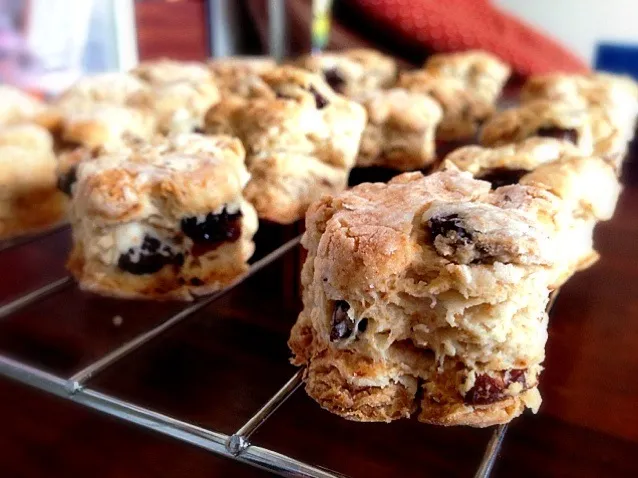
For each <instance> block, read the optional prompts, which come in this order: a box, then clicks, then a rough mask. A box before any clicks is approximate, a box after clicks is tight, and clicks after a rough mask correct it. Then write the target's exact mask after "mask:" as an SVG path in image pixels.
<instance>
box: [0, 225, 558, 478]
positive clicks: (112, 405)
mask: <svg viewBox="0 0 638 478" xmlns="http://www.w3.org/2000/svg"><path fill="white" fill-rule="evenodd" d="M39 238H40V236H36V237H33V238H31V239H30V240H36V239H39ZM300 239H301V236H297V237H295V238H293V239H291V240H289V241H288V242H286V243H284V244H283V245H281V246H280V247H278V248H277V249H276V250H274V251H273V252H271V253H270V254H268V255H267V256H265V257H264V258H262V259H260V260H259V261H257V262H255V263H254V264H253V265H252V266H251V267H250V270H249V271H248V273H247V274H246V275H244V276H243V277H241V278H240V279H238V280H236V281H235V282H234V283H232V284H231V285H230V286H228V287H227V288H225V289H224V290H221V291H219V292H217V293H216V294H213V295H210V296H208V297H205V298H202V299H201V300H199V301H197V302H195V303H194V304H192V305H189V306H187V307H185V308H184V309H182V310H181V311H179V312H178V313H176V314H175V315H173V316H171V317H170V318H168V319H167V320H166V321H164V322H162V323H161V324H160V325H157V326H156V327H154V328H152V329H150V330H148V331H146V332H144V333H142V334H140V335H138V336H136V337H135V338H133V339H132V340H129V341H128V342H126V343H124V344H122V345H121V346H119V347H117V348H116V349H115V350H113V351H111V352H110V353H108V354H106V355H105V356H103V357H101V358H99V359H98V360H96V361H94V362H93V363H91V364H89V365H87V366H85V367H84V368H83V369H81V370H80V371H78V372H77V373H75V374H73V375H72V376H70V377H60V376H57V375H54V374H51V373H49V372H46V371H43V370H40V369H38V368H35V367H32V366H30V365H27V364H25V363H23V362H20V361H17V360H15V359H13V358H11V357H8V356H6V355H0V375H2V376H4V377H7V378H9V379H13V380H16V381H18V382H21V383H24V384H26V385H29V386H32V387H35V388H37V389H40V390H43V391H45V392H48V393H51V394H53V395H56V396H58V397H62V398H66V399H68V400H71V401H73V402H76V403H78V404H80V405H83V406H85V407H88V408H91V409H94V410H98V411H100V412H102V413H105V414H107V415H111V416H114V417H117V418H119V419H121V420H124V421H127V422H130V423H132V424H135V425H138V426H141V427H143V428H147V429H149V430H153V431H155V432H158V433H161V434H164V435H167V436H170V437H173V438H176V439H178V440H181V441H183V442H187V443H190V444H192V445H195V446H198V447H200V448H203V449H206V450H208V451H211V452H213V453H215V454H217V455H221V456H224V457H227V458H229V459H232V460H236V461H239V462H242V463H245V464H248V465H251V466H254V467H258V468H261V469H264V470H267V471H269V472H272V473H276V474H278V475H281V476H287V477H300V476H301V477H315V478H328V477H332V478H334V477H342V476H343V475H341V474H338V473H336V472H333V471H329V470H326V469H323V468H321V467H318V466H314V465H311V464H308V463H305V462H302V461H299V460H296V459H294V458H291V457H289V456H286V455H283V454H280V453H278V452H276V451H274V450H270V449H268V448H262V447H260V446H257V445H254V444H252V443H251V441H250V439H251V436H252V435H253V434H254V433H255V432H256V431H257V429H258V428H259V427H260V426H261V425H263V424H264V423H265V422H266V420H268V418H269V417H270V416H271V415H272V414H273V413H274V412H275V411H276V410H277V409H278V408H279V407H280V406H282V405H283V404H284V402H286V400H287V399H288V398H290V397H291V395H292V394H293V393H294V392H295V391H296V390H297V389H298V388H299V387H300V385H301V384H302V376H303V369H301V370H299V371H297V372H296V373H295V374H294V375H293V376H292V377H291V378H290V379H289V380H288V381H287V382H286V383H285V384H284V385H283V386H282V387H281V389H279V391H277V392H276V393H275V394H274V395H273V396H272V397H271V398H270V399H269V400H268V401H267V402H266V403H265V404H264V405H263V406H262V407H261V409H259V410H258V411H257V413H255V414H254V415H253V416H252V417H251V418H250V419H249V420H248V421H247V422H246V423H245V424H244V425H243V426H242V427H240V428H239V429H238V430H237V431H236V432H235V433H233V434H232V435H227V434H224V433H220V432H218V431H215V430H209V429H206V428H202V427H199V426H196V425H193V424H191V423H187V422H184V421H180V420H177V419H175V418H172V417H170V416H167V415H163V414H161V413H158V412H155V411H153V410H151V409H148V408H144V407H141V406H139V405H136V404H134V403H130V402H127V401H124V400H121V399H119V398H117V397H115V396H112V395H108V394H105V393H101V392H99V391H97V390H96V389H93V388H90V387H89V383H90V381H91V380H92V379H94V378H95V377H96V376H97V375H98V374H100V373H101V372H103V371H105V370H106V369H107V368H109V367H111V366H113V365H114V364H116V363H117V362H119V361H120V360H121V359H123V358H124V357H126V356H127V355H128V354H130V353H131V352H133V351H134V350H136V349H138V348H140V347H142V346H143V345H145V344H147V343H148V342H150V341H151V340H153V339H154V338H156V337H158V336H160V335H161V334H163V333H164V332H166V331H167V330H169V329H170V328H172V327H174V326H176V325H177V324H180V323H182V322H183V321H185V320H186V319H188V318H189V317H191V316H192V315H194V314H195V313H196V312H198V311H200V310H202V309H203V308H205V307H207V306H208V305H210V304H211V303H212V302H214V301H215V300H217V299H219V298H220V297H222V296H223V295H225V294H226V293H228V292H229V291H230V290H232V289H233V288H234V287H236V286H238V285H239V284H241V283H242V282H244V281H245V280H246V279H248V278H249V277H251V276H253V275H255V274H256V273H257V272H259V271H260V270H262V269H263V268H265V267H266V266H268V265H270V264H272V263H273V262H275V261H277V260H278V259H280V258H281V257H282V256H284V255H285V254H286V253H287V252H290V251H292V250H293V249H295V248H296V247H298V245H299V242H300ZM22 244H25V242H24V241H22V242H19V243H17V245H22ZM9 247H13V246H9ZM4 249H5V248H2V247H0V250H4ZM72 284H73V280H72V279H71V278H70V277H64V278H61V279H58V280H56V281H54V282H52V283H50V284H47V285H45V286H43V287H41V288H39V289H37V290H34V291H32V292H30V293H28V294H25V295H24V296H22V297H20V298H18V299H16V300H14V301H12V302H9V303H7V304H4V305H2V306H0V319H1V318H4V317H7V316H9V315H11V314H13V313H15V312H18V311H20V310H22V309H23V308H25V307H27V306H29V305H32V304H34V303H36V302H38V301H40V300H42V299H44V298H45V297H47V296H49V295H51V294H55V293H56V292H59V291H61V290H63V289H64V288H66V287H69V286H71V285H72ZM555 298H556V293H553V294H552V296H551V300H550V302H549V304H548V310H549V309H550V308H551V307H552V305H553V303H554V300H555ZM506 433H507V425H501V426H498V427H496V428H495V429H494V431H493V434H492V436H491V438H490V440H489V441H488V443H487V446H486V448H485V451H484V454H483V458H482V460H481V462H480V463H479V464H478V468H477V470H476V473H475V475H474V476H475V478H487V477H489V476H490V473H491V471H492V468H493V466H494V464H495V462H496V460H497V458H498V454H499V450H500V448H501V446H502V444H503V441H504V439H505V435H506Z"/></svg>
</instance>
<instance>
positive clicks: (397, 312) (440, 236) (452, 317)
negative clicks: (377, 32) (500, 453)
mask: <svg viewBox="0 0 638 478" xmlns="http://www.w3.org/2000/svg"><path fill="white" fill-rule="evenodd" d="M508 188H509V194H503V193H502V192H500V191H501V190H496V191H494V192H491V191H490V184H489V183H488V182H485V181H478V180H474V179H472V178H471V176H470V175H469V174H468V173H460V172H458V171H446V172H440V173H435V174H432V175H430V176H427V177H423V176H422V175H421V174H420V173H406V174H403V175H401V176H398V177H396V178H395V179H393V180H392V181H390V182H389V183H388V184H387V185H386V184H362V185H360V186H357V187H355V188H353V189H351V190H349V191H346V192H344V193H341V194H340V195H337V196H332V197H324V198H323V199H322V200H321V201H319V202H317V203H315V204H314V205H313V206H311V208H310V210H309V211H308V214H307V216H306V227H307V229H306V233H305V235H304V238H303V244H304V246H305V247H306V248H307V249H308V259H307V260H306V263H305V265H304V268H303V272H302V284H303V287H304V291H303V301H304V308H303V310H302V312H301V314H300V315H299V318H298V320H297V323H296V324H295V326H294V327H293V330H292V333H291V337H290V340H289V345H290V347H291V349H292V351H293V354H294V358H293V363H295V364H297V365H306V366H307V371H306V374H305V382H306V390H307V392H308V394H309V395H310V396H311V397H312V398H314V399H315V400H316V401H317V402H319V404H321V405H322V406H323V407H324V408H327V409H328V410H330V411H332V412H333V413H336V414H338V415H341V416H343V417H345V418H349V419H352V420H360V421H390V420H394V419H398V418H402V417H407V416H409V415H411V414H412V413H413V412H414V411H415V410H416V409H420V412H419V418H420V420H422V421H424V422H428V423H435V424H441V425H461V424H465V425H473V426H487V425H492V424H495V423H504V422H507V421H509V420H511V419H512V418H513V417H515V416H517V415H519V414H520V413H521V412H522V411H523V410H524V408H525V407H530V408H533V409H536V408H537V407H538V405H539V403H540V396H539V394H538V391H537V389H536V386H537V383H538V375H539V373H540V370H541V365H540V364H541V362H542V361H543V358H544V346H545V341H546V338H547V334H546V327H547V313H546V311H545V307H546V305H547V300H548V294H549V292H550V284H551V282H552V281H553V279H554V276H555V274H556V272H555V271H554V265H555V261H556V257H555V253H556V251H555V249H554V247H553V245H552V239H553V236H554V233H555V230H556V224H555V222H554V219H553V215H554V213H555V212H556V211H557V210H558V208H559V204H558V201H559V200H558V198H556V197H555V196H553V195H552V194H548V193H547V192H545V191H543V190H542V189H539V188H534V187H522V186H509V187H508ZM503 189H505V188H503ZM419 389H421V390H422V393H423V395H422V398H419V397H420V392H419Z"/></svg>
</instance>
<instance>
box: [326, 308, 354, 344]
mask: <svg viewBox="0 0 638 478" xmlns="http://www.w3.org/2000/svg"><path fill="white" fill-rule="evenodd" d="M349 310H350V304H348V303H347V302H346V301H345V300H338V301H336V302H335V308H334V311H333V312H332V326H331V329H330V341H331V342H335V341H337V340H342V339H347V338H348V337H350V336H351V335H352V332H353V330H354V320H352V318H351V317H350V316H349V315H348V311H349Z"/></svg>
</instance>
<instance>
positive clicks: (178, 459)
mask: <svg viewBox="0 0 638 478" xmlns="http://www.w3.org/2000/svg"><path fill="white" fill-rule="evenodd" d="M627 166H628V167H627V170H626V171H625V174H624V183H625V185H626V187H625V191H624V192H623V195H622V197H621V200H620V203H619V204H618V209H617V212H616V215H615V216H614V218H613V220H611V221H610V222H608V223H605V224H602V225H601V226H600V227H599V228H598V230H597V231H596V242H597V246H598V249H599V251H600V253H601V255H602V258H601V260H600V261H599V262H598V263H597V264H596V265H595V266H594V267H592V268H591V269H589V270H587V271H585V272H582V273H580V274H578V275H577V276H576V277H574V278H573V279H572V280H571V281H570V282H569V283H568V284H567V285H566V286H565V287H564V288H563V290H562V292H561V294H560V296H559V298H558V300H557V302H556V305H555V308H554V311H553V313H552V318H551V320H550V330H549V342H548V344H547V359H546V361H545V367H546V370H545V372H544V373H543V375H542V377H541V387H540V388H541V392H542V395H543V405H542V407H541V410H540V412H539V414H538V415H532V414H531V413H526V414H525V415H524V416H522V417H520V418H519V419H517V420H515V421H514V422H513V423H512V425H511V426H510V429H509V432H508V434H507V436H506V440H505V443H504V446H503V448H502V452H501V455H500V458H499V460H498V462H497V464H496V467H495V469H494V473H493V476H496V477H511V476H517V477H519V476H523V477H526V476H561V477H562V476H574V477H590V476H591V477H601V476H605V477H608V476H609V477H611V476H613V477H619V476H633V477H635V476H638V168H637V167H636V164H635V163H631V162H630V163H629V164H628V165H627ZM293 232H294V231H293ZM290 234H291V230H282V229H277V228H276V227H274V226H271V227H270V228H265V229H263V230H262V231H261V232H260V235H259V237H258V244H259V247H260V252H259V254H260V255H262V256H263V255H264V254H265V253H266V252H267V251H268V250H269V249H270V248H272V247H273V246H274V244H276V243H278V242H281V241H282V240H283V239H285V238H286V237H289V236H290ZM68 247H69V233H68V230H63V231H59V232H56V233H54V234H52V235H50V236H48V237H46V238H43V239H41V240H38V241H36V242H31V243H28V244H26V245H23V246H21V247H16V248H13V249H10V250H6V251H3V252H1V253H0V267H1V268H2V269H1V270H2V271H3V274H2V279H1V286H0V303H4V302H6V301H9V300H11V299H13V298H15V297H17V296H19V295H20V294H23V293H25V292H28V291H29V290H32V289H34V288H37V287H40V286H42V285H44V284H46V283H47V282H49V281H51V280H54V279H56V278H59V277H62V276H63V275H64V274H65V271H64V258H65V254H66V252H67V250H68ZM295 254H296V253H295V252H293V253H290V254H289V255H288V256H286V259H285V260H283V261H281V262H278V263H275V264H273V265H272V266H269V267H268V268H266V269H265V270H263V271H262V272H261V273H259V274H258V275H256V276H255V277H253V278H251V279H250V280H248V281H247V282H246V283H244V284H243V285H242V286H240V287H238V288H237V289H236V290H234V291H233V292H231V293H230V294H228V295H227V296H225V297H224V298H222V299H220V300H219V301H217V302H215V303H213V304H212V305H211V306H209V307H207V308H206V309H204V310H203V311H201V312H200V313H198V314H196V315H195V316H194V317H192V318H191V319H189V320H187V321H186V322H185V323H183V324H180V325H179V326H177V327H176V328H174V329H172V330H171V331H170V332H168V333H167V334H165V335H163V336H161V337H160V338H158V339H156V340H154V341H153V342H151V343H150V344H149V345H147V346H145V347H144V348H143V349H141V350H139V351H138V352H135V353H134V354H132V355H130V356H128V357H127V358H125V359H124V360H123V361H122V362H120V363H118V364H117V365H115V366H114V367H113V368H111V369H108V370H107V371H106V372H105V373H103V374H101V375H99V376H98V377H97V378H96V379H95V380H94V381H93V382H91V385H92V386H94V387H96V388H98V389H99V390H101V391H105V392H108V393H109V394H113V395H115V396H117V397H120V398H123V399H126V400H128V401H131V402H133V403H137V404H140V405H143V406H147V407H151V408H153V409H155V410H158V411H160V412H162V413H165V414H168V415H170V416H173V417H176V418H179V419H182V420H188V421H192V422H194V423H197V424H199V425H202V426H204V427H207V428H211V429H215V430H219V431H221V432H224V433H228V434H232V433H233V432H234V431H235V430H236V429H237V428H239V427H240V426H241V425H242V424H243V423H244V422H245V421H246V420H247V419H248V418H249V417H250V416H252V414H253V413H254V412H255V411H256V410H257V409H258V408H259V407H260V406H261V405H262V404H263V403H264V402H265V401H266V400H267V399H268V398H269V397H270V396H271V395H272V394H273V393H274V392H275V391H276V390H277V389H278V388H279V387H280V386H281V385H282V384H283V383H285V382H286V380H288V378H289V377H290V376H291V375H292V374H293V373H294V372H295V369H294V368H293V367H292V366H290V365H289V364H288V361H287V360H288V357H289V352H288V349H287V347H286V340H287V336H288V331H289V329H290V327H291V325H292V324H293V322H294V320H295V317H296V313H297V312H298V310H299V303H298V301H297V300H295V296H294V294H293V293H290V290H288V291H287V293H285V294H284V293H282V291H283V289H284V285H283V284H292V282H293V281H292V279H291V276H290V267H291V264H293V266H292V267H294V261H295V257H296V256H295ZM292 287H293V288H294V286H292ZM181 307H182V306H181V305H180V304H172V303H169V304H153V303H144V302H122V301H116V300H109V299H104V298H99V297H95V296H90V295H87V294H83V293H80V292H79V291H78V290H77V289H76V288H75V286H73V287H70V288H67V289H65V290H64V291H63V292H61V293H59V294H56V295H54V296H51V297H49V298H47V299H45V300H43V301H41V302H39V303H37V304H35V305H32V306H30V307H28V308H27V309H25V310H23V311H20V312H18V313H16V314H15V315H12V316H10V317H7V318H5V319H2V320H1V321H0V352H2V353H4V354H9V355H11V356H12V357H15V358H18V359H20V360H22V361H25V362H27V363H30V364H32V365H35V366H37V367H41V368H44V369H45V370H48V371H51V372H52V373H55V374H60V375H62V376H68V375H70V374H72V373H73V372H74V371H77V370H78V369H79V368H82V367H83V366H84V365H86V364H88V363H90V362H91V361H93V360H95V359H96V358H97V357H99V356H101V355H103V354H104V353H106V352H108V351H109V350H112V349H113V348H114V347H116V346H117V345H119V344H121V343H123V342H124V341H126V340H128V339H130V338H131V337H133V336H135V335H136V334H138V333H140V332H141V331H143V330H147V329H148V328H149V327H151V326H153V325H154V324H157V323H159V322H160V321H162V320H164V319H166V318H167V317H169V316H170V315H171V313H173V312H175V311H176V310H179V309H180V308H181ZM116 315H119V316H121V317H122V319H123V320H122V323H121V325H117V321H116V322H114V321H113V317H114V316H116ZM0 410H1V411H0V422H1V423H2V425H1V426H2V433H0V450H1V452H0V476H2V477H3V478H5V477H11V478H13V477H41V476H47V477H48V478H54V477H64V478H67V477H73V476H81V475H86V476H91V477H129V476H130V477H140V476H144V477H146V476H149V477H150V476H152V477H182V476H184V477H185V476H188V477H189V478H198V477H217V476H219V477H228V476H233V477H235V476H238V477H239V476H241V477H243V476H247V477H252V476H266V475H267V474H266V473H265V472H262V471H259V470H257V469H253V468H249V467H247V466H245V465H241V464H238V463H235V462H232V461H230V460H227V459H224V458H220V457H217V456H215V455H213V454H211V453H208V452H206V451H203V450H200V449H197V448H194V447H192V446H189V445H186V444H183V443H180V442H178V441H176V440H173V439H169V438H166V437H163V436H161V435H159V434H155V433H152V432H148V431H144V430H141V429H138V428H135V427H134V426H132V425H128V424H125V423H123V422H120V421H116V420H115V419H113V418H109V417H106V416H103V415H101V414H99V413H97V412H94V411H90V410H87V409H85V408H83V407H81V406H79V405H77V404H74V403H71V402H68V401H65V400H62V399H60V398H56V397H53V396H50V395H47V394H45V393H43V392H39V391H36V390H34V389H30V388H28V387H26V386H23V385H20V384H17V383H14V382H12V381H9V380H7V379H0ZM490 434H491V430H489V429H487V430H478V429H470V428H436V427H432V426H427V425H422V424H419V423H417V422H416V421H407V420H406V421H400V422H395V423H392V424H389V425H386V424H361V423H353V422H348V421H346V420H342V419H340V418H338V417H335V416H333V415H331V414H329V413H327V412H325V411H323V410H322V409H321V408H319V406H317V405H316V404H315V403H314V402H313V401H311V400H310V399H309V398H307V396H306V395H305V394H304V393H303V392H302V391H298V392H296V393H295V394H294V395H293V397H292V398H291V399H290V400H289V401H288V402H286V403H285V404H284V405H283V407H282V408H280V409H279V410H278V411H277V412H276V413H275V414H274V416H273V417H272V418H270V419H269V420H268V421H267V422H266V424H265V425H264V426H263V427H262V428H261V429H259V431H258V432H257V433H256V435H255V436H254V437H253V442H254V443H256V444H258V445H261V446H264V447H268V448H271V449H273V450H276V451H279V452H281V453H286V454H289V455H292V456H293V457H295V458H298V459H300V460H303V461H307V462H309V463H312V464H315V465H320V466H322V467H326V468H329V469H332V470H336V471H338V472H341V473H345V474H347V475H350V476H357V477H358V476H366V477H377V476H391V477H422V476H472V475H473V473H474V471H475V470H476V467H477V465H478V463H479V462H480V460H481V457H482V454H483V451H484V448H485V444H486V442H487V440H488V439H489V436H490Z"/></svg>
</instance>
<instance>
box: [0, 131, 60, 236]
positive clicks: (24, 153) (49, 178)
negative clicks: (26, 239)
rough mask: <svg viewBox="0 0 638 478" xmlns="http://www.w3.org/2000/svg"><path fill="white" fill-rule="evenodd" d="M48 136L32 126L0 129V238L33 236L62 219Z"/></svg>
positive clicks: (51, 143) (52, 155)
mask: <svg viewBox="0 0 638 478" xmlns="http://www.w3.org/2000/svg"><path fill="white" fill-rule="evenodd" d="M55 169H56V158H55V155H54V153H53V139H52V138H51V135H50V134H49V132H48V131H47V130H46V129H44V128H41V127H39V126H36V125H33V124H21V125H15V126H8V127H5V128H0V238H3V239H4V238H7V237H11V236H15V235H18V234H22V233H30V232H37V231H39V230H42V229H46V228H48V227H51V226H54V225H56V224H58V223H59V222H60V221H62V219H63V218H64V214H65V208H66V200H65V198H64V196H63V195H62V194H61V193H60V192H59V191H58V190H57V188H56V174H55Z"/></svg>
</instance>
